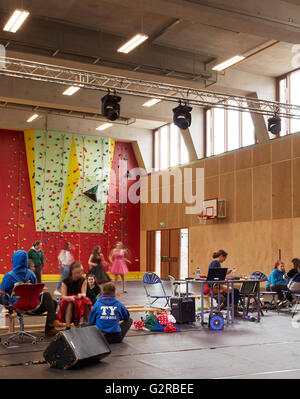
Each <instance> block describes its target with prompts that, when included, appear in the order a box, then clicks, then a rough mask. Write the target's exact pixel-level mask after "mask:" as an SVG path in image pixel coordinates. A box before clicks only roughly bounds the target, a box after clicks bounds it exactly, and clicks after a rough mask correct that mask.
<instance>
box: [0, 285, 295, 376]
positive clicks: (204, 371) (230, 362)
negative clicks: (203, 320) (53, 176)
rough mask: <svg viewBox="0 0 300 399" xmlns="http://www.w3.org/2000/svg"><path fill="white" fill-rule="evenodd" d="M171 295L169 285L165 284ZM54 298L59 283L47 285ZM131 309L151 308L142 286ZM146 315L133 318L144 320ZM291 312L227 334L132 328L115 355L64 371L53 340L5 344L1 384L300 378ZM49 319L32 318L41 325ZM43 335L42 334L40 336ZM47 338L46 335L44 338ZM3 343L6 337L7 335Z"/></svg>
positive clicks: (197, 328) (271, 314)
mask: <svg viewBox="0 0 300 399" xmlns="http://www.w3.org/2000/svg"><path fill="white" fill-rule="evenodd" d="M164 284H165V286H166V289H167V291H170V286H169V283H168V282H164ZM46 286H47V289H48V291H49V292H51V293H53V291H54V289H55V286H56V283H55V282H46ZM127 290H128V293H127V294H122V302H123V303H124V304H125V305H145V304H146V300H145V291H144V288H143V285H142V282H141V281H137V280H129V281H128V282H127ZM142 315H143V314H141V313H131V317H132V318H133V320H140V317H141V316H142ZM299 315H300V313H299ZM297 319H298V317H297V316H295V317H294V319H292V316H291V312H290V311H289V310H288V309H284V310H282V311H280V312H279V313H278V312H276V311H268V312H265V313H264V316H263V317H262V318H261V322H260V323H257V322H250V321H246V320H242V319H238V320H237V319H235V324H233V325H231V324H230V325H229V326H227V325H226V324H225V328H224V330H222V331H211V330H209V329H208V327H207V326H201V324H200V323H197V322H196V323H192V324H189V325H187V324H184V325H182V324H180V325H178V327H179V328H180V329H181V331H180V332H174V333H162V332H149V331H143V330H135V329H134V327H133V326H132V328H131V329H130V331H129V332H128V335H127V336H126V337H125V339H124V341H123V342H122V343H121V344H113V345H111V350H112V352H111V355H110V356H108V357H107V358H105V359H104V360H103V361H101V362H99V363H97V364H91V365H88V366H85V367H81V368H78V369H74V370H72V369H70V370H60V369H54V368H50V367H49V366H48V364H47V363H45V360H44V357H43V351H44V350H45V349H46V347H47V346H48V344H49V342H50V341H51V340H52V339H53V338H51V339H45V340H44V341H43V342H38V343H37V345H32V344H31V343H30V342H27V341H26V342H24V343H17V342H16V343H14V342H13V343H11V344H10V346H9V347H4V345H2V344H0V367H1V374H0V379H31V380H32V379H78V378H80V379H114V380H117V379H128V380H129V379H132V380H136V379H218V378H222V379H224V378H226V379H299V378H300V363H299V355H298V354H299V352H300V336H299V327H300V322H299V323H298V322H297ZM43 322H44V318H42V317H40V316H32V317H28V318H26V323H27V324H35V323H36V324H40V323H43ZM36 335H37V336H39V333H37V334H36ZM40 335H41V336H42V333H41V334H40ZM1 336H2V342H3V337H4V336H5V333H4V332H1Z"/></svg>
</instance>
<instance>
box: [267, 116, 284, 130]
mask: <svg viewBox="0 0 300 399" xmlns="http://www.w3.org/2000/svg"><path fill="white" fill-rule="evenodd" d="M268 131H269V132H270V133H272V134H279V133H280V132H281V119H280V118H279V117H278V116H276V115H275V116H274V117H272V118H269V119H268Z"/></svg>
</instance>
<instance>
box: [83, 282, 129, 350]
mask: <svg viewBox="0 0 300 399" xmlns="http://www.w3.org/2000/svg"><path fill="white" fill-rule="evenodd" d="M101 288H102V293H103V294H102V295H101V296H100V297H99V299H98V300H97V302H96V303H95V305H94V306H93V308H92V310H91V313H90V316H89V324H91V325H96V326H97V327H98V329H99V330H100V331H101V332H102V333H103V334H104V336H105V338H106V340H107V342H108V343H109V344H113V343H118V342H121V341H122V340H123V338H124V337H125V335H126V334H127V332H128V330H129V328H130V326H131V325H132V319H131V318H130V315H129V312H128V310H127V309H126V307H125V306H124V305H123V304H122V302H120V301H119V300H118V299H117V298H116V296H115V295H116V287H115V285H114V283H112V282H108V283H105V284H103V285H102V287H101Z"/></svg>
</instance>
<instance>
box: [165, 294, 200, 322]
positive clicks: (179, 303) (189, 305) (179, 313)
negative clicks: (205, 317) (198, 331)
mask: <svg viewBox="0 0 300 399" xmlns="http://www.w3.org/2000/svg"><path fill="white" fill-rule="evenodd" d="M171 313H172V315H173V316H174V317H175V319H176V323H189V322H194V321H195V319H196V311H195V298H186V297H172V298H171Z"/></svg>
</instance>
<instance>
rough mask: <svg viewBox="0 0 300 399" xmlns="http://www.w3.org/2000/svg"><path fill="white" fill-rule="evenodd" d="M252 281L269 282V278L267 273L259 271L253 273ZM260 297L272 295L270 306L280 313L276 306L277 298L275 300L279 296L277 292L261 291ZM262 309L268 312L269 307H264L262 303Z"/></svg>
mask: <svg viewBox="0 0 300 399" xmlns="http://www.w3.org/2000/svg"><path fill="white" fill-rule="evenodd" d="M250 280H260V281H261V282H264V281H269V279H268V276H267V275H266V274H265V273H263V272H260V271H259V270H256V271H255V272H252V273H251V275H250ZM260 295H262V296H265V295H271V296H272V299H271V302H270V306H274V307H275V308H276V309H277V311H278V307H277V304H276V298H275V297H276V296H277V295H278V293H277V292H276V291H260ZM262 308H264V309H265V310H266V311H268V307H267V306H264V305H262V303H261V309H262Z"/></svg>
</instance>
